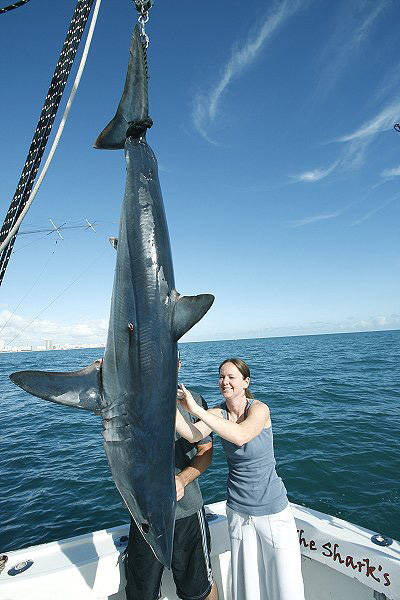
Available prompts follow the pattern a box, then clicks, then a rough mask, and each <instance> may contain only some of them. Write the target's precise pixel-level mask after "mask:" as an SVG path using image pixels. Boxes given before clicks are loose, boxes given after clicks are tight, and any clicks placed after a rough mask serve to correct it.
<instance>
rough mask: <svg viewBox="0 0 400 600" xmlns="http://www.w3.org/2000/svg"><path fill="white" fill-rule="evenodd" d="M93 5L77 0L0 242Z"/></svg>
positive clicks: (26, 189)
mask: <svg viewBox="0 0 400 600" xmlns="http://www.w3.org/2000/svg"><path fill="white" fill-rule="evenodd" d="M92 4H93V0H78V3H77V6H76V8H75V11H74V14H73V17H72V20H71V24H70V27H69V29H68V32H67V35H66V38H65V42H64V45H63V48H62V51H61V54H60V57H59V60H58V62H57V65H56V68H55V71H54V75H53V78H52V80H51V83H50V87H49V91H48V93H47V96H46V99H45V102H44V105H43V109H42V112H41V115H40V118H39V122H38V125H37V127H36V131H35V134H34V136H33V140H32V143H31V146H30V148H29V152H28V156H27V159H26V162H25V165H24V168H23V171H22V174H21V177H20V180H19V183H18V186H17V189H16V192H15V194H14V197H13V200H12V202H11V205H10V208H9V209H8V212H7V215H6V218H5V221H4V223H3V227H2V229H1V232H0V242H3V241H5V239H6V238H7V237H8V234H9V232H10V230H11V229H12V227H13V225H14V224H15V223H16V221H17V219H18V217H19V215H20V214H21V212H22V210H23V209H24V206H25V204H26V202H27V201H28V199H29V196H30V193H31V190H32V187H33V183H34V180H35V177H36V174H37V172H38V170H39V166H40V162H41V159H42V156H43V153H44V150H45V147H46V143H47V140H48V137H49V135H50V132H51V128H52V125H53V122H54V119H55V116H56V114H57V110H58V106H59V104H60V101H61V97H62V94H63V91H64V88H65V85H66V82H67V79H68V76H69V73H70V71H71V68H72V63H73V61H74V58H75V55H76V52H77V49H78V46H79V43H80V40H81V38H82V34H83V30H84V28H85V25H86V22H87V19H88V17H89V14H90V9H91V6H92ZM15 234H16V232H15ZM15 234H14V235H13V236H12V237H11V239H10V241H9V242H8V245H7V246H6V247H5V248H4V249H3V251H2V254H1V255H0V285H1V283H2V280H3V277H4V274H5V271H6V268H7V265H8V261H9V259H10V256H11V252H12V248H13V245H14V242H15Z"/></svg>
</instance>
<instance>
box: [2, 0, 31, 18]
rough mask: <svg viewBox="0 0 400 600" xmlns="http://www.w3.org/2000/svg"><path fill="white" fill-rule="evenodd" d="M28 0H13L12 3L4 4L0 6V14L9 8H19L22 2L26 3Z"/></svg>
mask: <svg viewBox="0 0 400 600" xmlns="http://www.w3.org/2000/svg"><path fill="white" fill-rule="evenodd" d="M29 1H30V0H19V2H14V4H10V5H9V6H5V7H4V8H0V15H2V14H3V13H6V12H8V11H9V10H14V8H19V7H20V6H23V5H24V4H27V3H28V2H29Z"/></svg>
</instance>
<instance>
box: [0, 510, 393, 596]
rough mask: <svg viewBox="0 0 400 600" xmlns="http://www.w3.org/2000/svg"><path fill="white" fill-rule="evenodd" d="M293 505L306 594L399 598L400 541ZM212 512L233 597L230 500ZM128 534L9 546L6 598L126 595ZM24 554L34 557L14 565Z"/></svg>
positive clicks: (221, 569)
mask: <svg viewBox="0 0 400 600" xmlns="http://www.w3.org/2000/svg"><path fill="white" fill-rule="evenodd" d="M292 508H293V513H294V516H295V519H296V524H297V529H298V531H299V540H300V546H301V553H302V570H303V577H304V585H305V592H306V600H369V599H371V600H373V599H375V600H385V599H386V598H388V599H390V600H400V544H399V543H398V542H396V541H394V542H393V543H392V544H391V545H390V546H388V547H380V546H379V545H376V544H374V543H373V542H372V541H371V536H372V535H373V532H372V531H368V530H366V529H363V528H361V527H357V526H356V525H352V524H351V523H348V522H346V521H342V520H341V519H337V518H335V517H331V516H329V515H324V514H323V513H319V512H316V511H313V510H310V509H307V508H305V507H302V506H298V505H295V504H292ZM207 512H208V513H211V514H212V517H211V519H210V521H209V523H210V531H211V539H212V553H211V557H212V566H213V572H214V577H215V579H216V581H217V583H218V588H219V594H220V600H231V595H230V550H229V548H230V546H229V536H228V531H227V521H226V516H225V503H224V502H219V503H216V504H212V505H210V506H208V507H207ZM127 535H128V525H124V526H121V527H114V528H112V529H107V530H102V531H96V532H94V533H90V534H86V535H82V536H78V537H74V538H70V539H66V540H61V541H58V542H51V543H49V544H43V545H41V546H32V547H30V548H26V549H24V550H18V551H15V552H10V553H8V555H7V556H8V560H7V562H6V565H5V568H4V570H3V572H2V573H1V574H0V598H1V600H54V599H56V600H71V598H74V600H94V599H96V600H125V593H124V587H125V574H124V565H123V560H122V554H123V551H124V550H125V547H126V539H127ZM121 538H122V540H121ZM27 561H32V563H33V564H32V565H31V566H29V567H28V568H26V570H24V571H22V570H21V572H19V573H18V572H16V571H18V567H19V568H21V569H22V568H23V567H24V566H25V567H26V566H27V564H29V562H27ZM16 567H17V569H15V568H16ZM13 573H14V574H13ZM15 573H16V574H15ZM162 594H163V595H162V598H163V600H177V596H176V595H175V586H174V583H173V580H172V576H171V573H170V572H169V571H166V572H165V574H164V578H163V584H162Z"/></svg>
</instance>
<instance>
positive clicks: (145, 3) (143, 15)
mask: <svg viewBox="0 0 400 600" xmlns="http://www.w3.org/2000/svg"><path fill="white" fill-rule="evenodd" d="M134 3H135V6H136V10H137V11H138V12H139V13H140V14H139V17H138V22H139V27H140V36H141V38H142V44H143V47H144V48H145V49H147V48H148V47H149V42H150V39H149V36H148V35H147V33H146V29H145V25H146V23H147V22H148V20H149V10H150V9H151V7H152V5H153V0H134Z"/></svg>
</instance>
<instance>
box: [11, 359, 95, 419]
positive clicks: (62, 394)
mask: <svg viewBox="0 0 400 600" xmlns="http://www.w3.org/2000/svg"><path fill="white" fill-rule="evenodd" d="M101 363H102V361H101V360H96V361H95V362H93V363H92V364H91V365H89V366H87V367H85V368H84V369H81V370H80V371H72V372H69V373H56V372H51V371H49V372H47V371H17V372H16V373H12V374H11V375H10V379H11V381H12V382H13V383H15V384H16V385H18V386H19V387H20V388H22V389H23V390H25V391H26V392H29V393H30V394H32V395H33V396H37V397H38V398H43V399H44V400H49V401H50V402H56V403H57V404H66V405H67V406H74V407H76V408H83V409H84V410H90V411H92V412H95V413H99V412H100V408H101Z"/></svg>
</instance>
